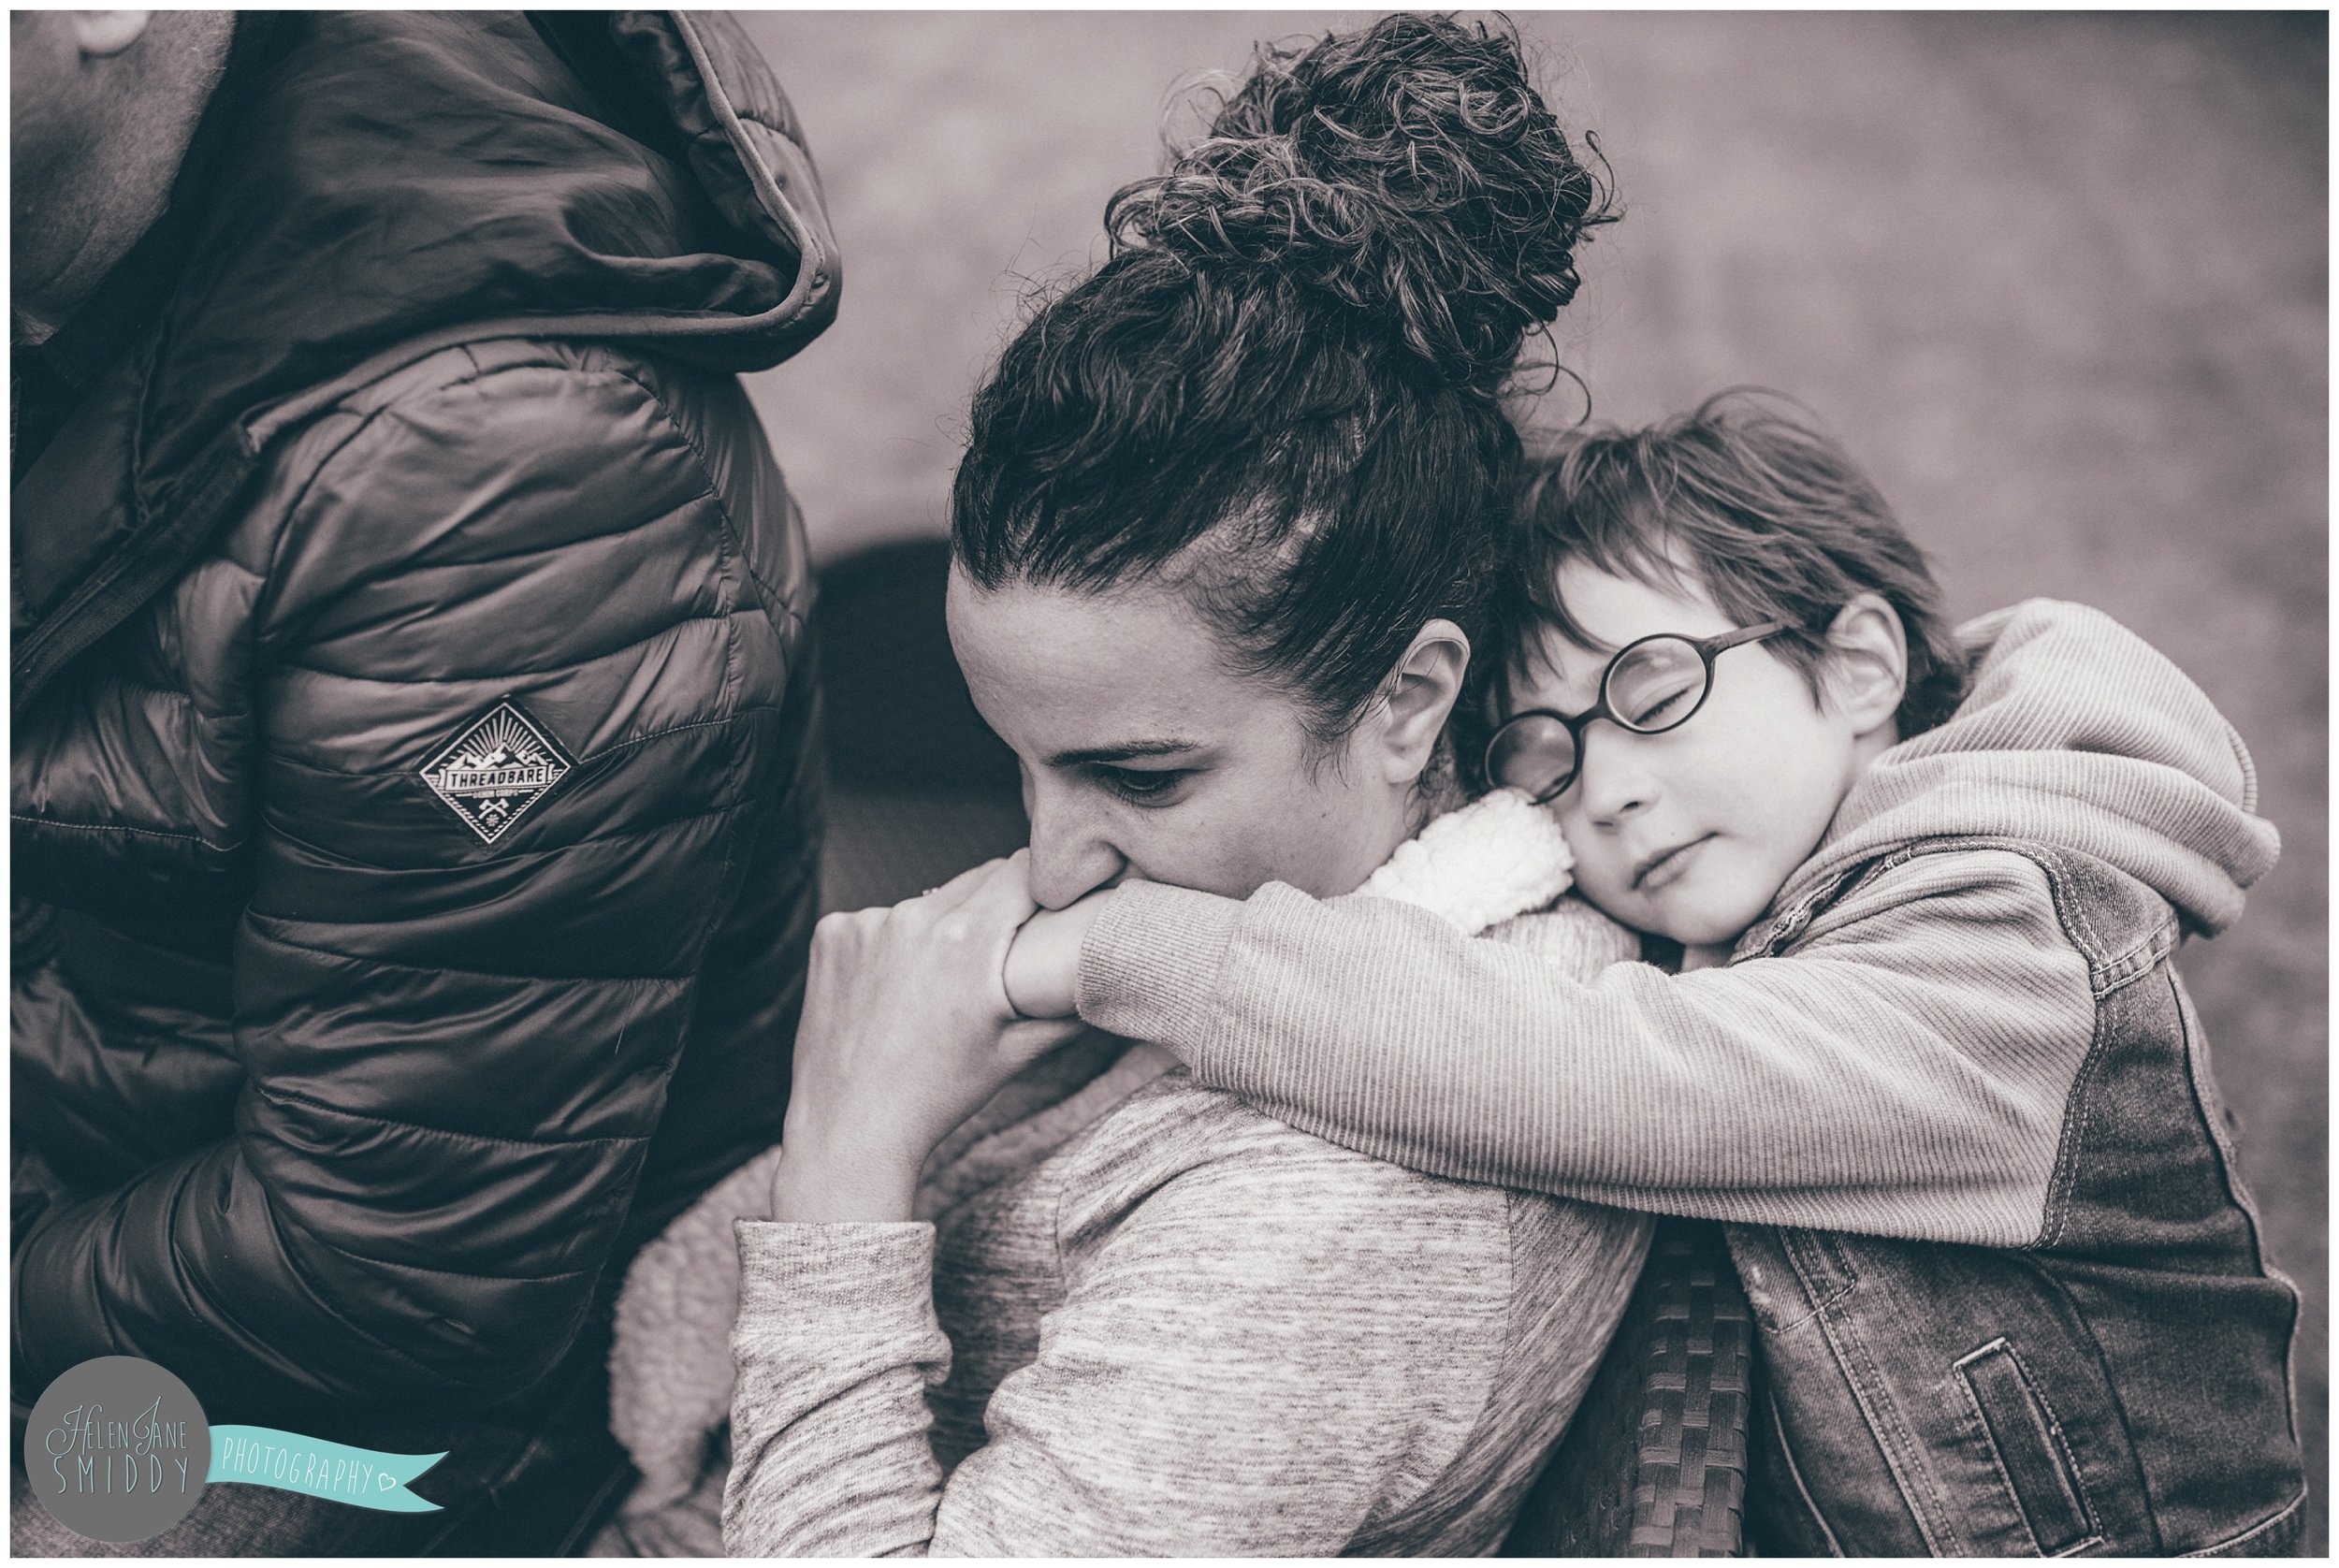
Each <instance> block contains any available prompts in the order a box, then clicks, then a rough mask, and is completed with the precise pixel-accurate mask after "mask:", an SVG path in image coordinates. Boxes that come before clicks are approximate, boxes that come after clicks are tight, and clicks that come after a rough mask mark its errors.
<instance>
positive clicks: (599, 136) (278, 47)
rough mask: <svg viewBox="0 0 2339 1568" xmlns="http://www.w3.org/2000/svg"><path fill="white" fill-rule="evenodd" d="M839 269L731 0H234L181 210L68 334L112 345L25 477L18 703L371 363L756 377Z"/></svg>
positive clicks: (800, 162) (803, 335)
mask: <svg viewBox="0 0 2339 1568" xmlns="http://www.w3.org/2000/svg"><path fill="white" fill-rule="evenodd" d="M841 281H842V279H841V273H840V270H839V265H838V260H837V254H836V246H835V240H834V238H833V237H832V236H831V234H830V232H829V228H828V220H827V218H826V216H825V215H824V213H823V211H822V209H821V191H820V182H819V179H818V177H817V175H816V174H815V173H814V170H813V167H812V164H811V161H810V159H809V157H808V156H807V154H806V152H805V150H804V145H803V140H802V137H801V135H800V133H799V132H798V130H797V126H796V123H795V119H794V117H793V115H792V112H791V111H790V109H789V108H788V104H787V101H786V99H785V98H783V97H782V96H781V94H780V91H779V87H778V85H777V83H776V82H775V81H774V80H772V76H771V73H770V71H769V70H768V69H767V68H766V67H765V65H764V64H763V58H762V56H761V55H760V54H759V53H758V52H757V51H756V50H755V48H754V46H753V45H752V44H751V43H749V42H748V39H747V37H746V36H745V35H744V34H742V33H741V32H740V31H739V29H738V27H737V24H736V23H735V22H732V21H731V20H730V19H728V18H725V17H722V16H718V15H707V14H704V13H699V14H685V13H681V12H673V11H620V12H610V11H580V12H559V13H534V14H522V13H517V12H503V13H492V12H459V13H452V14H446V13H441V14H432V13H426V12H417V11H335V12H316V13H292V12H257V11H246V12H243V13H241V14H240V16H239V18H238V21H237V25H236V41H235V45H234V47H233V49H232V50H231V51H230V53H229V59H228V66H227V76H226V78H225V80H223V82H222V84H221V86H220V89H219V91H218V92H217V93H215V94H213V97H212V102H211V107H210V109H207V110H206V111H205V114H204V116H203V120H202V123H200V125H198V127H197V129H196V136H195V139H194V142H193V145H191V146H190V148H189V149H188V154H187V158H186V161H185V163H184V164H183V165H182V169H181V172H180V176H179V180H178V181H177V183H176V184H175V185H174V187H173V189H172V193H171V203H170V207H169V210H168V211H167V212H166V213H165V214H164V217H163V220H162V222H160V223H159V224H157V225H155V227H154V229H153V231H152V232H150V233H149V234H148V236H147V237H146V239H145V240H141V241H140V243H139V245H138V247H137V248H136V249H134V250H133V252H132V253H131V255H130V256H129V257H128V258H125V261H124V263H123V266H122V267H120V268H118V269H116V272H115V274H114V275H113V276H112V277H110V278H109V280H108V283H106V284H104V285H101V287H100V290H99V293H98V295H97V296H96V297H94V298H93V300H92V301H91V303H90V304H89V305H87V306H85V307H84V308H83V309H82V311H80V312H78V313H77V316H76V318H75V319H74V320H73V321H70V322H67V323H65V326H64V327H62V328H60V331H59V333H58V338H57V340H56V342H63V341H67V340H70V339H72V338H74V337H76V336H79V337H81V338H83V339H84V340H89V339H99V340H105V341H117V340H118V341H121V342H123V343H125V344H126V345H127V346H126V347H123V348H122V349H120V350H119V352H118V353H113V354H112V357H111V358H109V360H108V361H107V366H108V368H107V369H105V370H104V371H103V373H102V375H98V378H97V382H96V385H94V388H93V389H92V390H90V391H89V392H88V393H87V394H86V395H84V396H83V397H82V399H81V400H80V404H79V405H78V406H77V407H76V408H75V409H74V410H73V412H72V413H71V414H69V415H67V417H66V423H65V427H64V428H62V429H60V430H59V431H58V433H57V434H56V435H55V437H54V439H52V440H50V441H49V442H48V443H47V444H46V446H45V447H44V448H43V449H42V450H41V451H40V453H39V455H38V456H37V457H34V458H33V459H32V461H31V462H30V465H29V466H28V467H26V468H25V469H23V470H22V472H20V475H19V477H18V480H17V483H16V486H15V488H14V490H13V492H12V501H13V505H14V509H15V512H16V515H18V517H19V518H20V519H31V520H33V523H34V526H31V527H20V529H19V530H18V538H19V542H20V553H19V557H18V561H17V573H16V588H17V595H16V600H15V611H16V614H15V617H14V620H15V628H16V630H17V632H19V635H18V636H17V637H16V638H15V640H14V646H13V648H12V650H11V658H10V671H11V675H12V676H13V679H12V683H11V684H12V690H11V694H10V695H11V703H12V704H13V705H14V706H15V707H16V708H19V709H21V708H22V707H23V706H24V705H25V704H28V703H29V702H31V701H32V700H34V698H35V696H36V694H37V693H38V691H39V690H41V689H42V687H43V686H44V685H45V683H46V682H47V681H48V680H49V679H50V677H51V675H54V674H55V672H56V671H57V670H59V669H61V668H62V667H64V665H65V663H67V662H68V661H71V660H72V659H73V658H74V657H75V656H76V654H78V652H79V651H80V649H82V648H84V647H86V646H89V645H90V644H91V643H92V642H93V641H94V639H95V638H97V637H98V636H101V635H102V634H103V633H104V632H106V631H108V630H109V628H111V627H112V626H114V625H117V624H119V623H120V621H121V620H122V619H123V617H125V616H126V615H128V614H130V613H131V612H132V611H133V610H134V609H135V608H136V607H137V606H138V604H139V603H143V602H144V601H145V600H146V599H147V598H149V597H151V596H152V595H153V593H155V592H157V591H159V590H160V589H161V588H162V587H163V585H164V584H166V583H167V581H169V579H170V577H171V575H172V573H175V572H176V571H177V570H178V569H179V567H180V566H181V565H182V563H183V562H184V561H185V560H186V559H189V558H190V557H191V555H192V553H193V552H194V550H195V549H196V548H197V547H198V546H199V544H201V542H202V540H203V539H204V538H205V537H207V536H208V534H209V533H210V531H211V530H212V529H213V528H214V527H216V526H217V525H218V523H219V521H220V519H221V518H222V517H223V516H225V515H226V514H227V511H228V508H229V507H230V506H231V505H232V503H233V498H234V497H235V496H236V495H237V494H238V493H239V492H240V489H241V487H242V486H244V485H245V484H246V483H247V482H248V481H249V480H250V478H251V476H252V474H253V473H254V472H255V470H256V469H257V467H258V465H259V463H260V461H261V460H262V457H263V455H264V454H265V453H266V451H267V450H268V448H269V444H270V443H271V442H273V441H274V440H275V438H276V437H277V436H278V435H279V434H281V433H282V432H283V431H284V430H286V429H287V428H292V427H293V426H294V425H296V424H298V422H299V421H300V420H301V419H302V418H304V417H307V416H308V415H309V414H312V413H313V412H315V411H317V410H319V409H322V408H323V407H325V406H327V405H328V404H329V403H330V402H331V401H332V400H333V399H335V398H337V397H339V396H341V395H342V394H343V393H345V392H346V391H347V390H349V389H350V388H351V387H352V386H354V385H356V384H357V383H359V382H361V381H362V380H364V379H365V378H366V377H368V376H369V375H375V374H381V373H385V372H386V371H387V370H390V369H394V368H395V367H396V365H397V364H400V363H403V362H405V361H407V360H409V359H413V358H418V357H420V356H423V355H426V354H429V353H431V352H434V351H436V350H440V349H443V348H447V347H451V346H453V345H455V344H458V343H465V342H473V341H486V340H488V339H494V338H508V337H529V338H567V339H607V340H617V341H624V342H630V343H636V344H640V345H642V346H643V347H646V348H650V349H654V350H655V351H656V352H658V353H660V354H662V355H666V356H673V357H678V358H682V359H687V360H689V361H690V362H692V363H695V364H698V365H701V366H704V367H706V368H709V369H713V370H761V369H764V368H766V367H769V366H772V365H776V364H777V363H779V362H780V361H781V360H782V359H785V358H786V357H788V356H790V355H792V354H793V353H794V352H796V350H798V349H800V348H802V347H803V346H804V345H805V344H806V343H807V342H809V341H812V339H813V338H815V337H816V336H818V335H819V334H820V332H821V329H822V328H824V327H826V326H827V325H828V324H829V322H830V321H831V320H833V319H834V318H835V312H836V300H837V292H838V289H839V287H840V285H841ZM109 352H110V351H109ZM96 373H97V372H96V371H95V370H94V369H93V374H96Z"/></svg>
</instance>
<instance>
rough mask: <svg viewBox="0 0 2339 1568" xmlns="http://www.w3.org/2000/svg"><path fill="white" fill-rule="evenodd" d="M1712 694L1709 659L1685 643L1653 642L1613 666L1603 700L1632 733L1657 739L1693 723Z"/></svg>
mask: <svg viewBox="0 0 2339 1568" xmlns="http://www.w3.org/2000/svg"><path fill="white" fill-rule="evenodd" d="M1705 694H1706V659H1705V656H1704V655H1703V654H1701V653H1699V652H1698V650H1697V645H1696V644H1694V643H1693V642H1691V641H1689V640H1688V639H1687V638H1685V637H1651V638H1649V640H1648V641H1647V642H1645V643H1635V644H1634V645H1633V646H1631V647H1629V648H1627V649H1625V650H1624V653H1623V654H1622V656H1621V657H1620V658H1619V659H1618V660H1617V661H1616V662H1615V663H1614V664H1612V665H1611V666H1609V668H1608V675H1607V680H1606V682H1605V689H1604V690H1603V691H1602V692H1601V695H1602V696H1604V697H1605V698H1606V699H1607V704H1608V711H1609V712H1610V713H1611V714H1613V715H1615V716H1616V721H1617V722H1618V723H1620V724H1621V725H1623V726H1624V727H1625V728H1626V729H1628V730H1638V731H1639V732H1641V733H1643V734H1654V733H1657V732H1658V731H1660V730H1664V729H1669V728H1671V727H1672V726H1673V725H1675V724H1678V723H1679V722H1680V721H1681V720H1682V719H1686V718H1688V717H1689V714H1690V711H1691V710H1692V709H1693V708H1694V707H1696V706H1697V700H1698V699H1699V698H1700V697H1702V696H1704V695H1705Z"/></svg>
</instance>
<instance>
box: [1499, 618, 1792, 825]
mask: <svg viewBox="0 0 2339 1568" xmlns="http://www.w3.org/2000/svg"><path fill="white" fill-rule="evenodd" d="M1794 625H1795V622H1794V621H1792V620H1766V621H1765V622H1763V624H1762V625H1760V626H1749V627H1746V628H1743V629H1742V630H1740V631H1736V632H1723V633H1722V635H1720V636H1718V637H1683V636H1680V635H1678V634H1677V633H1674V632H1658V633H1656V634H1655V635H1654V636H1649V637H1643V638H1640V639H1639V640H1637V641H1635V642H1630V643H1627V644H1625V645H1624V646H1622V647H1620V648H1619V649H1618V650H1617V654H1616V657H1615V658H1614V659H1611V660H1609V661H1608V667H1607V669H1605V671H1603V672H1601V675H1600V700H1599V702H1597V703H1596V704H1593V705H1592V706H1591V709H1590V710H1588V711H1586V712H1584V713H1578V714H1572V715H1571V714H1564V713H1557V712H1554V711H1553V710H1551V709H1549V708H1534V709H1531V710H1530V711H1528V712H1526V713H1521V714H1515V715H1513V716H1512V718H1511V719H1510V720H1509V721H1508V722H1506V723H1505V724H1504V726H1503V727H1502V728H1501V729H1499V730H1497V731H1495V732H1494V738H1493V739H1491V740H1489V741H1488V742H1487V777H1489V779H1491V780H1493V781H1494V782H1495V783H1496V784H1498V785H1505V786H1508V787H1509V788H1511V789H1514V790H1524V791H1526V792H1527V793H1528V794H1530V795H1532V796H1533V797H1534V802H1535V804H1536V805H1537V806H1541V805H1543V804H1545V803H1546V802H1547V801H1549V800H1552V799H1553V798H1555V797H1556V796H1558V795H1559V794H1560V792H1561V791H1563V790H1565V789H1566V788H1567V787H1568V786H1569V785H1570V784H1573V783H1575V782H1576V773H1577V772H1578V771H1579V770H1580V769H1581V768H1582V766H1583V758H1584V727H1585V726H1586V725H1588V724H1590V723H1591V721H1592V720H1593V719H1608V720H1610V721H1611V722H1613V723H1614V724H1616V725H1617V726H1618V727H1619V728H1620V729H1626V730H1630V731H1632V732H1633V733H1634V734H1636V735H1658V734H1663V733H1664V732H1665V731H1667V730H1675V729H1678V728H1680V727H1681V726H1682V725H1684V724H1686V723H1688V722H1689V721H1690V719H1691V717H1692V716H1693V715H1694V714H1695V713H1696V712H1697V710H1698V709H1699V708H1701V707H1704V706H1705V705H1706V698H1707V693H1709V692H1711V691H1712V690H1713V689H1714V656H1715V655H1716V654H1718V653H1721V652H1722V651H1723V650H1725V649H1728V648H1734V647H1736V646H1739V645H1740V644H1742V643H1753V642H1760V641H1761V640H1762V639H1763V638H1765V637H1775V636H1777V635H1778V634H1779V633H1780V632H1785V631H1789V630H1791V629H1792V628H1793V627H1794Z"/></svg>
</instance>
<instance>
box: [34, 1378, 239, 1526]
mask: <svg viewBox="0 0 2339 1568" xmlns="http://www.w3.org/2000/svg"><path fill="white" fill-rule="evenodd" d="M24 1474H25V1476H26V1477H27V1478H28V1479H29V1480H30V1481H31V1482H32V1484H33V1495H34V1496H36V1497H37V1498H39V1499H40V1502H41V1506H43V1507H44V1508H47V1509H48V1510H49V1512H50V1513H51V1515H53V1516H54V1517H55V1518H56V1521H57V1522H58V1523H59V1524H61V1525H64V1526H65V1528H66V1529H67V1530H72V1531H78V1532H80V1533H81V1534H83V1535H86V1536H88V1537H89V1538H90V1539H91V1540H93V1541H143V1540H145V1539H147V1538H148V1537H149V1536H153V1535H160V1534H161V1533H162V1532H164V1531H166V1530H168V1529H169V1528H170V1527H171V1526H172V1525H174V1524H177V1523H178V1522H179V1521H180V1520H181V1519H182V1518H185V1517H187V1510H188V1509H190V1508H192V1507H194V1506H195V1500H196V1498H198V1497H201V1496H202V1495H203V1481H204V1477H205V1476H207V1475H208V1474H211V1423H210V1422H208V1421H206V1420H205V1419H204V1418H203V1407H202V1406H201V1405H199V1404H197V1403H196V1402H195V1395H194V1394H193V1393H192V1392H191V1391H190V1390H189V1389H188V1387H187V1386H186V1385H185V1384H183V1383H182V1382H180V1381H179V1379H178V1378H177V1377H175V1376H173V1375H172V1374H171V1373H169V1372H165V1371H164V1370H163V1369H162V1368H160V1367H158V1366H156V1365H155V1364H154V1363H153V1362H152V1361H144V1360H140V1359H139V1358H138V1357H136V1356H100V1357H96V1358H95V1359H94V1360H89V1361H84V1362H82V1363H81V1364H80V1366H78V1367H72V1368H68V1369H67V1370H66V1371H65V1372H62V1373H60V1374H59V1375H58V1378H57V1380H56V1381H55V1382H54V1383H51V1385H50V1386H49V1389H48V1391H47V1392H46V1393H44V1394H42V1395H41V1397H40V1400H39V1401H38V1402H37V1403H36V1404H35V1405H34V1406H33V1416H32V1419H31V1420H30V1421H29V1422H27V1423H26V1424H25V1428H24Z"/></svg>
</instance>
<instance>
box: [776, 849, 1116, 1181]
mask: <svg viewBox="0 0 2339 1568" xmlns="http://www.w3.org/2000/svg"><path fill="white" fill-rule="evenodd" d="M1028 862H1029V855H1028V851H1019V852H1017V853H1016V854H1015V855H1013V856H1012V857H1010V858H1009V859H1007V860H1000V861H992V862H991V863H989V864H985V865H979V866H977V867H975V868H974V869H973V870H972V871H968V872H966V873H965V874H964V875H962V876H960V877H958V878H955V879H954V880H952V881H951V882H950V883H948V884H946V885H945V886H943V887H941V888H938V889H937V890H936V891H934V892H933V893H927V894H926V895H925V896H924V897H923V898H912V899H909V900H908V901H907V902H905V903H901V904H896V905H894V906H893V907H891V908H876V909H861V910H857V911H855V912H853V913H850V914H833V915H829V916H827V917H826V918H824V919H823V920H822V921H821V923H820V924H819V926H817V927H816V928H815V929H814V931H813V933H812V960H811V968H810V975H809V978H808V980H807V981H806V991H805V1001H804V1020H803V1023H802V1024H800V1025H799V1026H798V1028H797V1030H796V1057H795V1082H794V1087H793V1089H792V1091H791V1095H790V1099H789V1104H788V1124H787V1128H786V1131H785V1133H784V1135H783V1137H782V1139H781V1142H780V1158H779V1166H778V1169H777V1173H776V1174H775V1176H774V1178H773V1189H772V1196H773V1217H774V1218H776V1219H781V1220H814V1221H837V1220H906V1219H908V1218H909V1214H910V1203H911V1200H912V1198H914V1197H915V1196H916V1193H917V1187H918V1175H919V1169H920V1168H921V1167H922V1166H923V1165H924V1163H925V1159H926V1156H927V1155H928V1154H931V1153H933V1151H934V1146H935V1145H936V1144H937V1143H938V1142H940V1141H941V1140H942V1139H943V1138H944V1137H945V1136H946V1135H947V1134H948V1133H949V1132H950V1130H951V1129H952V1127H955V1126H956V1125H958V1124H959V1123H961V1122H963V1121H965V1120H966V1117H967V1116H968V1115H970V1114H971V1113H972V1112H973V1111H975V1110H976V1109H977V1108H978V1107H980V1106H981V1104H982V1103H983V1101H985V1100H987V1099H989V1098H990V1097H991V1096H993V1095H994V1094H995V1093H997V1092H998V1089H999V1086H1000V1085H1001V1084H1003V1083H1005V1082H1007V1081H1008V1080H1009V1079H1010V1078H1012V1077H1014V1076H1015V1074H1016V1073H1018V1072H1020V1071H1021V1070H1022V1069H1023V1068H1024V1067H1025V1066H1027V1065H1028V1064H1029V1063H1031V1062H1032V1061H1033V1060H1035V1059H1036V1058H1038V1057H1039V1056H1040V1055H1042V1054H1044V1053H1046V1052H1048V1051H1050V1050H1052V1049H1053V1048H1054V1047H1055V1046H1057V1045H1060V1044H1062V1043H1063V1042H1064V1041H1066V1040H1068V1039H1069V1038H1072V1037H1073V1036H1074V1035H1075V1034H1077V1033H1079V1031H1080V1027H1081V1025H1080V1023H1079V1021H1078V1020H1077V1019H1072V1020H1061V1021H1059V1020H1023V1019H1018V1018H1017V1017H1016V1016H1015V1011H1014V1009H1013V1008H1011V1007H1010V1005H1009V1004H1008V999H1007V991H1006V989H1005V986H1004V985H1003V983H1002V981H1001V971H1002V970H1003V968H1004V966H1005V964H1006V959H1007V951H1008V946H1009V944H1010V942H1011V941H1013V939H1014V937H1015V932H1016V928H1017V927H1018V926H1020V925H1022V924H1023V922H1024V921H1025V920H1027V919H1029V918H1030V916H1031V914H1032V912H1033V910H1034V909H1036V908H1037V907H1038V906H1037V905H1035V904H1034V903H1033V901H1032V897H1031V889H1030V885H1029V879H1028V875H1027V872H1028ZM1075 952H1076V953H1077V949H1075Z"/></svg>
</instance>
